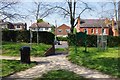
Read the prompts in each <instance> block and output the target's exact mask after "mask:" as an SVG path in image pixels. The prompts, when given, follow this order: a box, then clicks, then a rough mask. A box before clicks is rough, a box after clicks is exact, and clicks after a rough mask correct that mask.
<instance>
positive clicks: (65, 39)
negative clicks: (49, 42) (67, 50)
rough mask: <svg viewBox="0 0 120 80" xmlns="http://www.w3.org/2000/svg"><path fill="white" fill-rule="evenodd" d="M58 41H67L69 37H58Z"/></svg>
mask: <svg viewBox="0 0 120 80" xmlns="http://www.w3.org/2000/svg"><path fill="white" fill-rule="evenodd" d="M57 40H58V41H67V40H68V37H57Z"/></svg>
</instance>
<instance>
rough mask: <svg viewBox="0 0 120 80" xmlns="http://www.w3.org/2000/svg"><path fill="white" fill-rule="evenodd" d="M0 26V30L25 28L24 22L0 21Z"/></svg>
mask: <svg viewBox="0 0 120 80" xmlns="http://www.w3.org/2000/svg"><path fill="white" fill-rule="evenodd" d="M0 26H1V28H2V30H5V29H6V30H27V24H26V23H25V24H24V23H11V22H0Z"/></svg>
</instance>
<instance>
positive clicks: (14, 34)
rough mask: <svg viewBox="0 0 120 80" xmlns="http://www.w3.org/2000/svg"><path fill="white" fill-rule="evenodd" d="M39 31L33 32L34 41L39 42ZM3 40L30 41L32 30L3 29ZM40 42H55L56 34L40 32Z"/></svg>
mask: <svg viewBox="0 0 120 80" xmlns="http://www.w3.org/2000/svg"><path fill="white" fill-rule="evenodd" d="M36 36H37V33H36V32H33V38H32V42H34V43H36V42H37V37H36ZM2 40H3V41H12V42H28V43H29V42H30V31H12V30H11V31H10V30H7V31H2ZM39 42H40V43H46V44H53V42H54V34H52V33H50V32H39Z"/></svg>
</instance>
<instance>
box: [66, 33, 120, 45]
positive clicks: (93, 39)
mask: <svg viewBox="0 0 120 80" xmlns="http://www.w3.org/2000/svg"><path fill="white" fill-rule="evenodd" d="M75 41H76V40H75V34H68V43H69V45H72V46H73V45H75ZM76 43H77V46H84V44H85V43H84V38H80V39H79V40H78V41H77V42H76ZM87 46H89V47H96V46H97V35H87ZM107 46H108V47H118V46H120V36H107Z"/></svg>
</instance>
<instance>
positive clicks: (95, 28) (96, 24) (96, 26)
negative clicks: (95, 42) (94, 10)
mask: <svg viewBox="0 0 120 80" xmlns="http://www.w3.org/2000/svg"><path fill="white" fill-rule="evenodd" d="M105 20H106V19H84V22H85V23H83V24H81V25H80V32H84V31H85V30H86V31H87V34H88V35H102V34H103V35H113V27H112V23H110V25H106V23H105ZM114 24H115V23H114ZM114 28H115V27H114Z"/></svg>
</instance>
